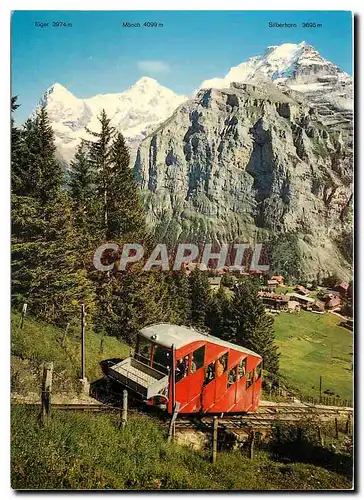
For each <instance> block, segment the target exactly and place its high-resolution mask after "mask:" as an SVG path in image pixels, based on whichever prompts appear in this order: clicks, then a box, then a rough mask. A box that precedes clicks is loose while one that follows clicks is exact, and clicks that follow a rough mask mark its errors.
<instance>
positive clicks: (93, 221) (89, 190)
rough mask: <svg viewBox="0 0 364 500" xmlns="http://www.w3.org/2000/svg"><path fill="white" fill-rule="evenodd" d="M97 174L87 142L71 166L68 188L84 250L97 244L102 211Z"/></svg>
mask: <svg viewBox="0 0 364 500" xmlns="http://www.w3.org/2000/svg"><path fill="white" fill-rule="evenodd" d="M96 181H97V178H96V172H95V170H94V168H93V166H92V164H91V162H90V160H89V148H88V145H87V144H86V142H85V141H82V142H81V144H80V146H79V147H78V149H77V151H76V154H75V157H74V159H73V161H71V164H70V170H69V173H68V187H69V193H70V197H71V199H72V202H73V208H74V212H75V224H76V227H77V231H78V233H79V235H80V241H81V244H82V247H83V249H84V250H87V249H90V248H91V247H92V245H93V243H95V244H97V242H98V238H100V237H102V235H101V234H99V233H98V224H97V221H98V217H99V211H100V210H102V205H100V203H99V200H98V199H97V196H96V195H95V188H96Z"/></svg>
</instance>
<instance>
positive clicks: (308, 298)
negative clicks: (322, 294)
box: [287, 293, 315, 302]
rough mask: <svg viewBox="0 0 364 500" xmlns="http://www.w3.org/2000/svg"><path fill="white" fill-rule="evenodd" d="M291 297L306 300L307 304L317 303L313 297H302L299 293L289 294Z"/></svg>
mask: <svg viewBox="0 0 364 500" xmlns="http://www.w3.org/2000/svg"><path fill="white" fill-rule="evenodd" d="M287 295H289V297H294V298H295V299H299V300H305V301H306V302H315V301H314V299H311V297H305V296H304V295H300V294H298V293H288V294H287Z"/></svg>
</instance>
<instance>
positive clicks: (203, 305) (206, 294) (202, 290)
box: [189, 267, 212, 329]
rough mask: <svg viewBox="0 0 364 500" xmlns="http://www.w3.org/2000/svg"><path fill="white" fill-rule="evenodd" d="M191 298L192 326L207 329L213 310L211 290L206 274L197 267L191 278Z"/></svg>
mask: <svg viewBox="0 0 364 500" xmlns="http://www.w3.org/2000/svg"><path fill="white" fill-rule="evenodd" d="M189 285H190V298H191V324H192V325H194V326H196V327H198V328H201V329H205V328H206V325H207V324H208V313H209V311H210V308H211V300H212V295H211V289H210V284H209V281H208V278H207V275H206V273H204V272H203V271H201V270H200V269H199V268H198V267H196V268H195V269H194V270H193V271H192V273H191V275H190V278H189Z"/></svg>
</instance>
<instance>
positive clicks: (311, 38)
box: [11, 11, 352, 122]
mask: <svg viewBox="0 0 364 500" xmlns="http://www.w3.org/2000/svg"><path fill="white" fill-rule="evenodd" d="M36 21H37V22H48V23H49V26H48V27H45V28H39V27H36V26H35V22H36ZM52 21H64V22H66V23H72V27H67V28H66V27H64V28H56V27H52V26H51V24H52ZM146 21H151V22H157V23H162V24H163V27H158V28H145V27H141V28H123V27H122V23H123V22H139V23H140V24H141V25H143V23H144V22H146ZM270 21H271V22H281V23H284V22H287V23H296V24H297V28H270V27H269V26H268V23H269V22H270ZM303 22H316V23H321V24H322V27H320V28H303V27H302V26H301V23H303ZM351 23H352V21H351V13H350V12H348V11H346V12H344V11H311V12H310V11H205V12H202V11H170V12H166V11H135V12H131V11H119V12H117V11H109V12H100V11H98V12H96V11H94V12H92V11H83V12H82V11H16V12H14V13H13V15H12V23H11V24H12V26H11V32H12V94H13V95H16V94H18V95H19V99H18V100H19V103H20V104H21V107H20V108H19V109H18V111H17V122H22V121H23V120H24V119H25V118H27V116H28V115H29V114H30V113H31V111H32V109H33V108H34V106H35V105H36V103H37V101H38V100H39V98H40V97H41V96H42V95H43V93H44V92H45V91H46V90H47V88H49V87H50V86H51V85H52V84H53V83H55V82H59V83H61V84H62V85H64V86H65V87H67V88H68V90H70V91H71V92H72V93H73V94H74V95H75V96H77V97H81V98H86V97H91V96H92V95H95V94H102V93H109V92H122V91H123V90H125V89H127V88H128V87H129V86H130V85H132V84H133V83H135V82H136V81H137V80H138V79H139V78H140V77H141V76H144V75H147V76H150V77H153V78H156V79H157V80H158V81H159V82H160V83H161V84H162V85H165V86H166V87H169V88H170V89H172V90H174V91H175V92H177V93H180V94H187V95H188V94H191V93H192V92H193V90H194V89H196V88H197V87H198V86H199V84H200V83H201V82H202V81H203V80H206V79H208V78H213V77H222V76H224V75H225V74H226V73H227V72H228V70H229V69H230V67H231V66H235V65H237V64H239V63H241V62H243V61H245V60H246V59H248V57H251V56H254V55H258V54H260V53H262V52H263V51H264V49H265V48H266V47H267V46H268V45H279V44H281V43H286V42H291V43H299V42H301V41H303V40H305V41H306V42H307V43H309V44H310V45H313V46H314V47H315V48H316V49H317V50H318V51H319V52H320V53H321V55H322V56H323V57H325V58H326V59H329V60H331V61H333V62H334V63H335V64H337V65H338V66H340V67H341V68H342V69H343V70H345V71H347V72H348V73H350V74H351V73H352V33H351V29H352V26H351Z"/></svg>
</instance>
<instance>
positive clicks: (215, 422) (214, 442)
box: [212, 416, 219, 464]
mask: <svg viewBox="0 0 364 500" xmlns="http://www.w3.org/2000/svg"><path fill="white" fill-rule="evenodd" d="M218 427H219V419H218V418H217V417H216V416H215V417H214V419H213V424H212V463H213V464H216V458H217V431H218Z"/></svg>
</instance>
